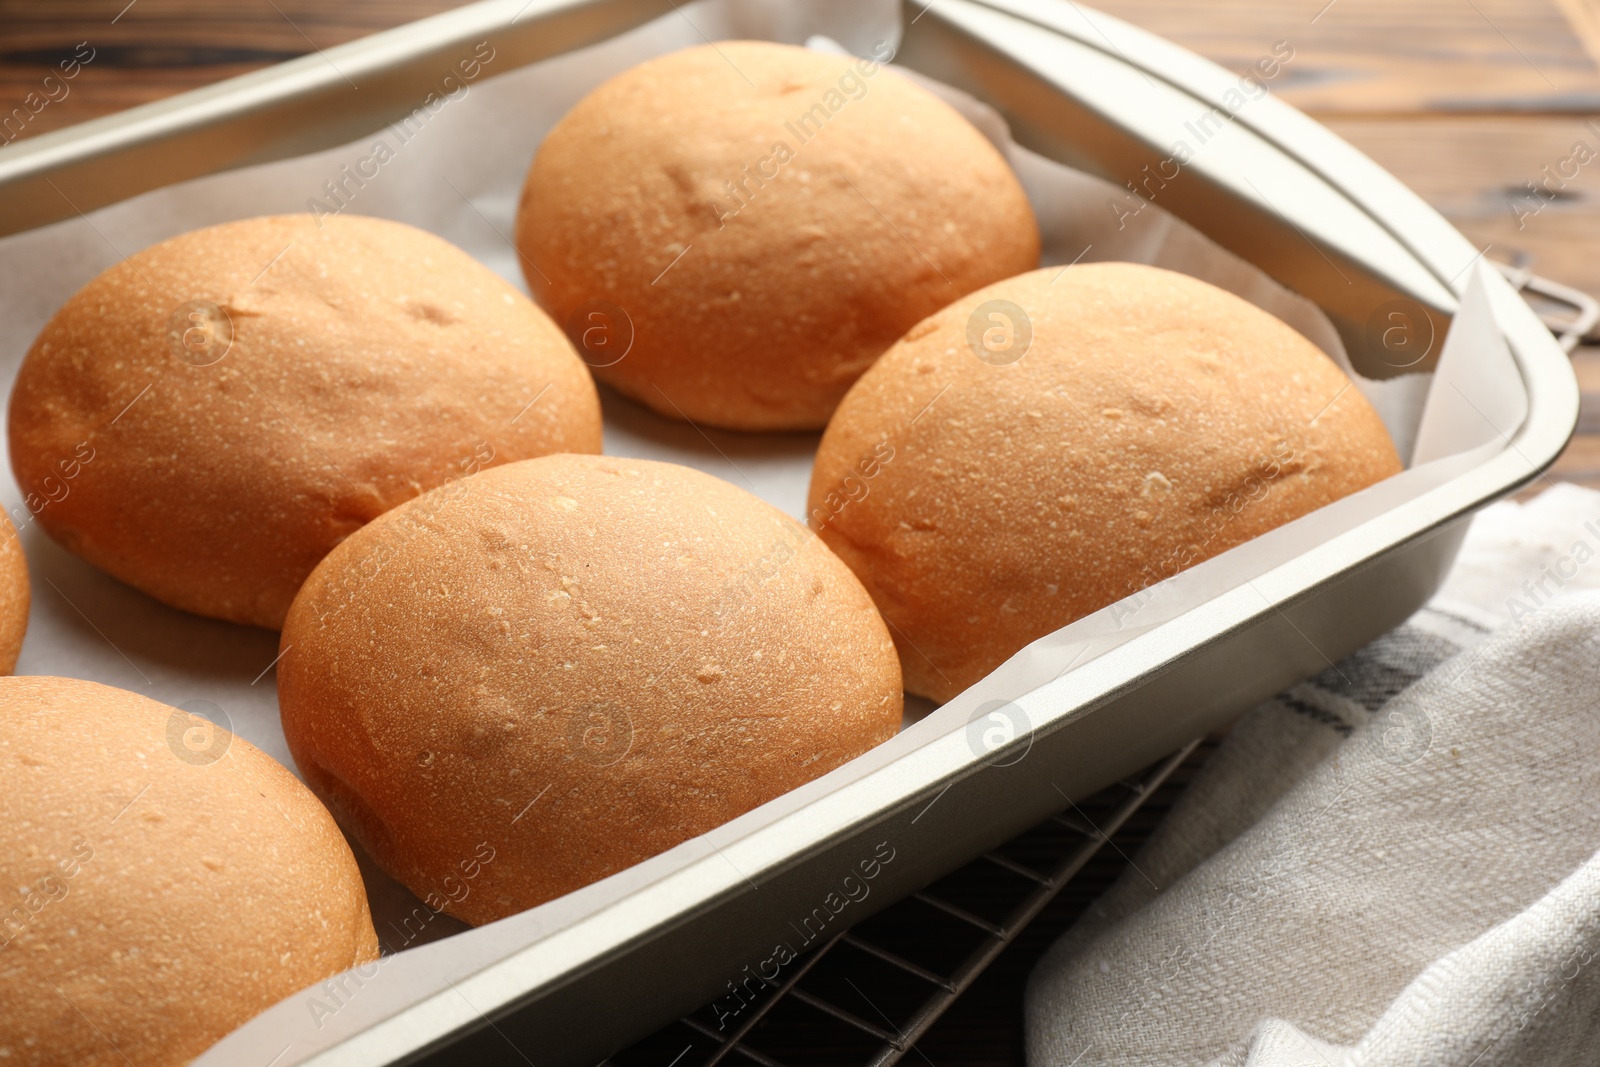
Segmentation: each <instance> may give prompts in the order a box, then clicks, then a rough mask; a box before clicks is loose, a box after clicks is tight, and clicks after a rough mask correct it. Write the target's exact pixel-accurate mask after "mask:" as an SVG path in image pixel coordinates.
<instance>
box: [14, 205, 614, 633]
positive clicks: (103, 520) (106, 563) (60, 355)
mask: <svg viewBox="0 0 1600 1067" xmlns="http://www.w3.org/2000/svg"><path fill="white" fill-rule="evenodd" d="M280 253H281V254H280ZM202 300H203V301H210V302H212V303H213V304H215V305H218V306H220V307H221V308H222V309H223V311H224V312H225V317H220V318H216V321H218V322H220V323H222V324H223V325H222V327H221V329H222V331H223V332H221V333H210V332H208V331H209V329H210V327H209V325H208V319H207V316H208V315H209V314H210V313H209V312H207V311H206V310H204V309H199V310H196V309H193V308H183V307H182V306H183V305H185V304H187V303H188V302H190V301H202ZM191 312H193V313H195V314H198V315H200V316H201V318H200V319H199V321H194V320H191V319H189V318H188V317H187V316H188V315H189V314H190V313H191ZM213 317H215V316H213ZM230 320H231V323H232V334H233V339H232V345H231V347H229V346H228V345H227V343H226V323H227V322H228V321H230ZM208 338H211V340H209V341H208ZM186 343H187V344H188V346H189V347H187V348H185V347H184V345H185V344H186ZM213 358H215V359H216V361H215V362H210V361H211V360H212V359H213ZM196 363H205V364H207V365H205V366H197V365H195V364H196ZM535 400H537V402H536V403H534V401H535ZM529 404H532V406H531V407H527V405H529ZM525 408H526V410H524V409H525ZM10 434H11V464H12V469H13V470H15V471H16V475H17V481H18V482H19V483H20V484H21V486H22V489H23V491H24V493H26V494H28V496H29V500H30V507H32V506H33V504H32V503H31V502H32V501H44V502H45V503H44V504H43V506H42V509H41V508H39V507H34V510H35V511H37V512H38V516H39V521H40V522H41V523H42V524H43V525H44V527H45V529H46V530H48V531H49V532H50V534H51V536H53V537H55V538H56V539H57V540H58V541H60V542H61V543H62V544H63V545H65V546H66V547H67V548H68V549H70V550H71V551H73V552H75V553H77V554H78V555H80V556H82V557H83V558H84V559H86V560H88V561H89V562H90V563H93V564H95V565H96V566H98V567H101V568H103V569H104V570H107V571H109V572H110V573H111V574H113V575H115V576H116V577H118V578H121V579H122V580H123V581H125V582H128V583H129V584H131V585H134V586H137V587H138V588H140V589H142V590H144V591H145V592H146V593H149V594H150V595H151V596H153V597H155V598H156V599H158V600H162V601H165V602H166V603H168V604H171V605H173V606H174V607H178V608H183V609H185V610H187V611H193V612H197V613H199V614H201V615H211V616H215V617H217V618H221V619H229V620H231V621H233V622H242V623H251V624H254V625H257V626H265V627H269V628H273V629H276V628H277V627H278V626H280V625H281V624H282V622H283V615H284V612H286V611H288V609H289V602H290V601H291V600H292V599H294V594H295V590H296V589H298V588H299V587H300V583H301V581H303V580H304V579H305V576H306V575H307V574H309V573H311V568H312V567H314V566H316V563H317V561H318V560H320V559H321V558H322V557H323V556H325V555H327V553H328V550H329V549H331V548H333V546H334V545H336V544H338V543H339V542H340V541H342V540H343V539H344V538H346V537H348V536H349V535H350V533H351V532H352V531H354V530H356V529H358V528H360V526H361V525H362V524H363V523H365V522H368V521H370V520H371V519H372V518H373V517H375V516H377V515H379V514H381V513H382V512H384V511H387V510H388V509H389V508H392V507H394V506H395V505H396V504H398V503H401V502H402V501H405V500H409V499H411V498H412V497H414V496H416V495H417V494H418V493H421V492H422V491H424V490H426V489H431V488H432V487H433V486H436V485H439V484H441V483H442V482H443V481H444V480H445V479H446V478H448V477H450V476H451V475H452V474H459V473H461V472H462V471H463V470H470V469H476V468H477V467H478V466H482V465H483V464H484V463H486V462H505V461H507V460H513V459H525V458H528V457H530V456H540V455H545V454H548V453H550V452H598V451H599V450H600V408H599V401H598V399H597V397H596V395H595V391H594V383H593V382H592V381H591V380H590V378H589V375H588V372H587V371H586V370H585V368H584V366H583V364H582V361H581V360H579V359H578V358H577V357H576V355H575V354H574V353H573V352H572V350H571V346H570V345H569V344H568V343H567V341H566V339H565V338H564V337H563V336H562V335H561V333H560V331H559V330H557V329H556V328H555V327H554V326H553V325H552V324H551V322H550V320H549V319H548V318H547V317H546V316H545V315H544V313H543V312H541V311H540V310H539V309H538V308H537V307H535V306H534V305H533V304H532V303H531V302H530V301H529V300H527V298H525V297H523V296H522V295H521V294H519V293H518V292H517V291H516V290H515V289H513V288H512V287H511V286H509V285H507V284H506V283H505V282H503V281H501V280H500V279H499V278H497V277H495V275H494V274H492V273H491V272H490V271H489V270H488V268H486V267H483V266H481V265H480V264H478V263H477V262H476V261H474V260H473V259H471V258H470V257H469V256H467V255H466V253H464V252H462V251H461V250H460V249H458V248H455V247H453V246H452V245H449V244H447V243H445V242H444V241H441V240H440V239H439V238H437V237H433V236H431V235H429V234H426V233H423V232H422V231H420V230H415V229H412V228H411V227H409V226H404V225H401V224H400V223H397V222H388V221H385V220H382V219H371V218H361V217H359V216H353V215H345V216H332V217H325V218H323V219H322V220H321V228H319V227H318V224H317V222H316V221H314V220H313V219H312V217H311V216H310V215H285V216H281V217H276V218H258V219H246V220H243V221H241V222H230V223H226V224H224V225H221V226H213V227H211V228H209V229H204V230H196V231H194V232H193V233H186V234H183V235H182V236H179V237H174V238H172V239H171V240H168V241H163V242H162V243H161V244H158V245H156V246H154V247H152V248H148V249H146V250H144V251H143V252H140V253H139V254H138V255H135V256H132V257H130V258H129V259H128V260H127V261H125V262H123V263H121V264H118V265H117V266H115V267H112V268H111V269H109V270H107V271H106V272H104V273H103V274H101V275H100V276H99V277H97V278H95V279H94V280H93V281H91V282H90V283H89V284H88V285H86V286H84V288H83V289H82V290H80V291H79V292H78V294H77V295H76V296H74V297H72V299H70V300H68V301H67V303H66V304H65V306H63V307H62V308H61V309H60V310H59V311H57V312H56V315H55V317H54V318H52V319H51V320H50V322H49V324H48V325H46V326H45V328H44V330H43V331H42V332H41V333H40V334H39V337H38V339H37V340H36V341H35V342H34V344H33V347H32V348H31V349H30V350H29V351H28V355H27V359H26V360H25V361H24V362H23V365H22V370H21V372H20V373H19V374H18V376H17V382H16V387H15V389H14V390H13V391H12V394H11V428H10ZM64 465H66V466H64ZM68 469H72V470H73V472H74V473H73V475H72V476H70V477H69V476H67V475H66V473H65V472H66V470H68Z"/></svg>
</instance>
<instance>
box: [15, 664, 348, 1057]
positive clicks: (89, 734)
mask: <svg viewBox="0 0 1600 1067" xmlns="http://www.w3.org/2000/svg"><path fill="white" fill-rule="evenodd" d="M0 884H3V885H4V886H5V892H4V897H3V903H0V1004H4V1005H5V1008H4V1010H0V1062H3V1063H5V1064H6V1065H7V1067H45V1065H54V1064H62V1065H70V1067H100V1065H104V1067H126V1065H127V1064H129V1063H136V1064H139V1065H140V1067H160V1065H165V1064H183V1063H188V1062H189V1061H190V1060H192V1059H194V1058H195V1057H196V1056H198V1055H199V1054H200V1053H201V1052H203V1051H204V1050H205V1049H206V1048H207V1047H208V1046H210V1045H211V1044H212V1043H214V1042H215V1041H217V1040H218V1039H220V1038H221V1037H223V1036H224V1035H225V1034H227V1033H228V1032H229V1031H231V1030H233V1029H234V1028H236V1027H238V1026H240V1025H241V1024H243V1023H244V1022H246V1021H247V1020H249V1019H250V1018H252V1017H253V1016H255V1015H256V1014H258V1013H259V1012H261V1011H263V1010H265V1009H266V1008H268V1007H270V1006H271V1005H273V1004H274V1003H276V1002H277V1001H279V1000H282V999H283V998H284V997H286V996H289V995H291V994H293V993H295V992H296V991H298V990H301V989H304V988H306V987H307V986H310V985H313V984H314V983H316V982H319V981H321V980H323V979H325V978H328V977H330V976H332V975H334V974H337V973H339V972H341V971H344V970H347V969H348V968H350V967H353V966H356V965H359V964H363V963H368V962H370V961H372V960H375V959H376V958H377V955H378V941H377V938H376V936H375V935H374V933H373V929H372V918H371V916H370V915H369V914H368V913H367V898H366V893H365V891H364V890H363V888H362V884H361V876H360V873H359V872H358V871H357V869H356V862H355V858H354V857H353V856H352V855H351V854H350V847H349V846H348V845H347V844H346V843H345V840H344V838H343V837H342V836H341V835H340V833H339V828H338V827H337V826H335V825H334V822H333V819H332V818H330V817H329V815H328V813H327V811H326V810H324V809H323V807H322V805H320V804H318V803H317V800H316V798H315V797H313V796H312V795H311V793H310V792H309V791H308V790H307V789H306V788H305V787H304V786H303V785H301V784H300V783H299V782H298V781H297V780H296V779H295V777H294V776H293V775H292V774H290V773H289V772H288V771H287V770H285V769H284V768H283V767H282V766H281V765H279V764H278V763H276V762H274V761H273V760H271V759H269V758H268V757H267V756H265V755H263V754H262V753H261V752H260V751H258V750H257V749H255V748H254V747H252V746H251V745H250V744H248V743H247V742H245V741H243V740H241V739H239V738H237V737H233V736H231V735H230V734H228V733H227V732H226V731H224V730H222V729H220V728H218V727H214V726H212V725H211V724H209V723H208V722H206V720H204V719H200V718H196V717H193V716H191V715H189V714H188V713H187V712H184V711H180V710H178V709H176V708H170V707H167V706H166V705H165V704H158V703H156V702H155V701H153V700H149V699H147V698H145V697H142V696H138V695H137V694H134V693H128V692H124V691H123V690H121V689H112V688H110V687H109V686H103V685H96V684H95V683H93V682H81V681H77V680H74V679H71V678H38V677H24V678H3V679H0ZM19 894H20V895H19ZM269 1055H270V1054H269Z"/></svg>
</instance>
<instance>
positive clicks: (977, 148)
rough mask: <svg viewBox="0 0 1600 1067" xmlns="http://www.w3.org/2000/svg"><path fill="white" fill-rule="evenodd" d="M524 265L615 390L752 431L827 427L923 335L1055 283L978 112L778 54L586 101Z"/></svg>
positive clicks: (721, 57)
mask: <svg viewBox="0 0 1600 1067" xmlns="http://www.w3.org/2000/svg"><path fill="white" fill-rule="evenodd" d="M517 244H518V247H519V248H520V249H521V250H522V253H523V258H524V264H523V271H524V273H525V274H526V276H527V279H528V285H529V287H530V288H531V289H532V291H533V293H534V294H535V296H536V297H537V298H538V299H539V302H540V303H541V304H543V305H544V306H545V307H546V308H547V309H549V311H550V313H551V315H552V316H554V318H555V319H556V321H557V322H559V323H562V324H563V325H564V326H566V328H567V329H568V332H569V333H570V334H571V335H572V336H573V338H574V343H576V344H578V345H579V347H580V349H586V350H587V351H588V353H589V355H588V356H587V357H586V358H589V360H590V365H591V366H592V367H594V370H595V374H596V376H598V377H599V378H600V379H601V380H602V381H605V382H607V383H609V384H611V385H612V386H615V387H616V388H617V389H618V390H620V391H621V392H623V393H625V394H627V395H628V396H630V397H632V398H633V399H635V400H637V401H639V402H640V403H642V404H645V405H647V406H649V407H651V408H654V409H655V410H656V411H658V412H660V413H661V414H663V415H666V416H667V417H669V418H674V419H689V420H692V421H695V422H705V423H710V424H712V425H716V426H723V427H728V428H731V429H740V430H796V429H818V428H820V427H822V426H823V425H824V424H825V423H826V422H827V420H828V416H829V414H830V413H832V411H833V409H834V407H835V406H836V405H837V404H838V403H839V400H840V398H841V397H843V396H844V394H845V391H846V390H847V389H849V387H850V384H851V383H852V382H854V381H855V380H856V378H857V377H859V376H860V374H861V372H862V371H864V370H866V369H867V367H869V366H870V365H871V364H872V361H873V360H875V359H876V358H877V357H878V355H879V354H880V353H882V352H883V350H884V349H885V348H887V347H888V346H889V345H890V344H892V343H894V341H895V340H896V339H897V338H899V337H900V335H901V334H903V333H904V332H905V331H906V330H907V329H909V328H910V327H911V326H912V325H914V324H915V323H916V322H918V321H919V320H920V319H922V318H923V317H924V316H926V315H930V314H932V313H933V312H934V311H936V310H938V309H939V308H941V307H943V306H944V305H946V304H948V303H950V301H952V300H955V299H956V298H958V297H960V296H961V295H962V294H964V293H969V292H971V291H972V290H974V289H977V288H978V287H979V286H982V285H987V284H988V283H989V282H993V281H997V280H999V279H1001V278H1005V277H1009V276H1010V275H1013V274H1016V273H1019V272H1021V271H1025V270H1029V269H1031V268H1033V267H1035V266H1037V265H1038V262H1039V232H1038V225H1037V223H1036V222H1035V220H1034V217H1033V209H1032V208H1031V207H1030V205H1029V204H1028V200H1027V197H1026V196H1025V195H1024V194H1023V191H1022V187H1021V185H1020V184H1018V182H1017V179H1016V177H1015V175H1014V174H1013V173H1012V171H1011V168H1010V167H1009V166H1008V165H1007V163H1006V161H1005V159H1004V158H1003V157H1002V156H1001V155H1000V153H999V152H998V151H996V149H995V148H994V146H993V145H991V144H990V143H989V142H988V141H987V140H985V139H984V137H983V135H982V134H980V133H979V132H978V131H977V129H975V128H974V127H973V126H972V125H971V124H970V123H968V122H967V121H966V119H964V118H963V117H962V116H961V115H960V114H959V113H958V112H956V111H955V110H954V109H953V108H951V107H950V106H949V105H947V104H945V103H944V102H943V101H941V100H940V99H938V98H937V97H936V96H934V95H933V94H932V93H930V92H928V91H927V90H925V89H923V88H922V87H921V86H918V85H916V84H915V83H914V82H912V81H911V80H910V79H908V78H906V77H904V76H903V75H900V74H898V73H896V72H894V71H891V70H885V69H884V68H883V66H882V65H881V64H879V63H877V62H875V61H870V60H855V59H852V58H850V57H848V56H837V55H830V54H824V53H820V52H813V51H809V50H807V49H804V48H796V47H793V46H790V45H780V44H771V43H768V42H764V41H723V42H719V43H718V44H717V45H716V46H715V47H711V46H703V47H699V48H689V49H685V50H684V51H681V52H674V53H672V54H670V55H666V56H661V57H659V58H656V59H652V60H649V61H648V62H645V63H642V64H640V65H639V66H637V67H634V68H632V69H631V70H627V71H624V72H623V73H621V74H619V75H617V76H616V77H614V78H612V79H611V80H609V81H607V82H605V83H604V84H602V85H601V86H599V87H598V88H597V89H595V90H594V91H593V92H591V93H590V94H589V95H588V96H586V97H584V98H583V99H582V100H580V101H579V102H578V104H577V106H576V107H574V108H573V109H572V110H571V111H570V112H569V113H568V114H567V115H566V117H565V118H563V119H562V120H561V121H560V122H559V123H557V124H556V127H555V128H554V129H553V130H551V131H550V134H549V136H548V137H546V138H545V140H544V143H543V144H542V145H541V146H540V148H539V153H538V155H537V156H536V157H535V158H534V161H533V167H532V169H531V170H530V171H529V172H528V179H527V184H526V185H525V186H524V188H523V191H522V204H521V209H520V211H519V213H518V217H517ZM530 263H531V264H532V266H531V267H530V266H529V264H530ZM597 316H598V317H597ZM586 335H587V338H588V340H587V341H586V339H585V338H586ZM630 343H631V347H629V344H630ZM624 351H625V352H626V355H622V352H624Z"/></svg>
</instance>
